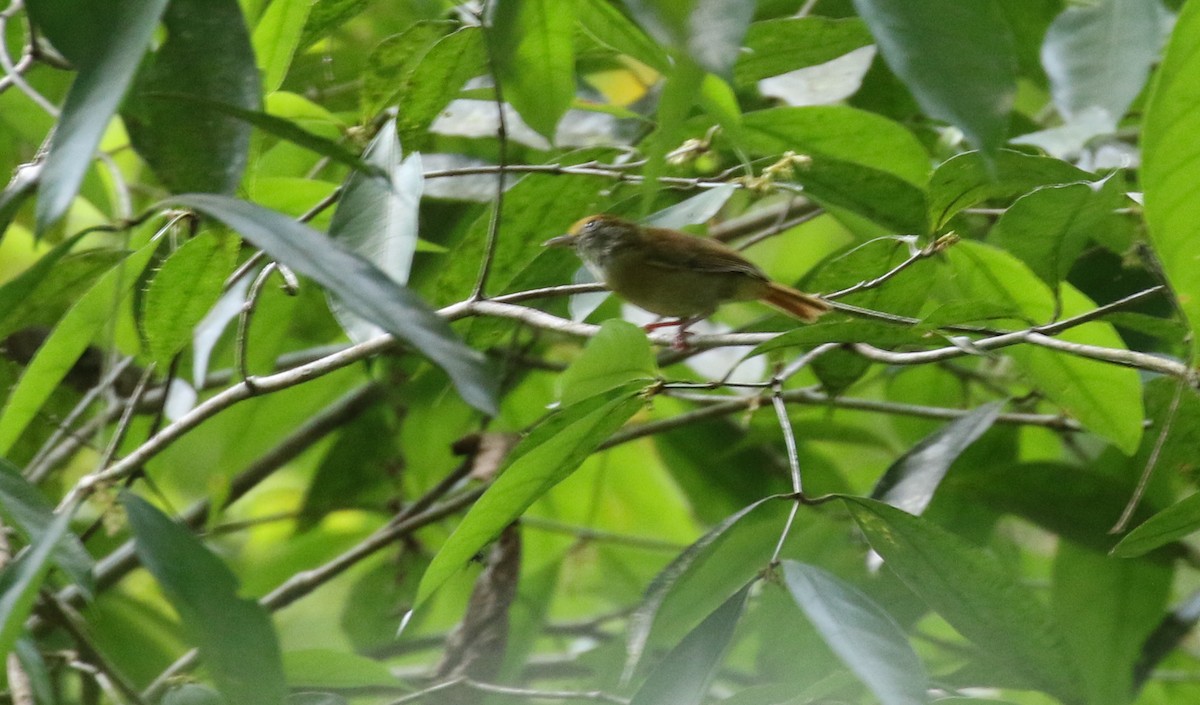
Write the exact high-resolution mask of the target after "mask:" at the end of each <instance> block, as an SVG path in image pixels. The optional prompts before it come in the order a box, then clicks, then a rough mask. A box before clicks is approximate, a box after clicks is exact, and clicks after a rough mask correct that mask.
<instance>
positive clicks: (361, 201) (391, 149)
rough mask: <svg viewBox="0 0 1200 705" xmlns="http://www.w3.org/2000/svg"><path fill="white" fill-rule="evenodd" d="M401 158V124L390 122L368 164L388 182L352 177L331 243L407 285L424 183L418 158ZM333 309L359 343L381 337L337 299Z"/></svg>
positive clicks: (337, 213) (336, 214) (368, 154)
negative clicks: (398, 129) (397, 130)
mask: <svg viewBox="0 0 1200 705" xmlns="http://www.w3.org/2000/svg"><path fill="white" fill-rule="evenodd" d="M401 156H402V152H401V150H400V142H399V140H398V139H397V136H396V122H395V121H394V120H389V121H388V122H387V123H385V124H384V126H383V128H382V129H381V130H380V131H379V134H377V135H376V136H375V139H374V140H372V141H371V144H370V146H368V147H367V151H366V160H367V162H368V163H369V164H370V165H371V167H373V168H374V169H376V170H377V171H380V172H382V173H383V174H386V175H387V178H386V180H384V179H376V178H374V177H371V176H367V175H364V174H361V173H359V172H353V173H351V174H350V176H349V177H348V178H347V179H346V184H345V186H344V187H343V189H342V197H341V199H339V201H338V206H337V210H336V211H334V213H333V221H332V222H331V223H330V224H329V237H331V238H333V239H334V240H336V241H338V242H339V243H341V244H342V245H344V246H345V247H346V248H347V249H348V250H350V251H351V252H353V253H355V254H356V255H358V256H360V257H362V258H363V259H365V260H367V261H369V262H372V263H374V264H375V265H376V266H377V267H379V269H380V270H381V271H383V273H384V274H386V275H388V277H390V278H391V280H392V281H394V282H396V283H397V284H401V285H404V284H407V283H408V273H409V271H410V270H411V269H412V259H413V254H414V253H415V252H416V251H417V216H418V214H419V211H420V206H421V194H422V193H423V191H424V188H425V178H424V175H423V173H422V170H421V155H420V154H419V153H414V154H412V155H410V156H409V157H408V159H406V160H404V161H403V162H402V161H401ZM330 308H331V310H332V311H333V313H334V315H335V316H336V317H337V319H338V323H340V324H341V326H342V329H343V330H345V331H346V334H347V335H348V336H349V337H350V339H351V340H353V341H354V342H356V343H361V342H363V341H364V340H367V339H368V338H372V337H374V336H376V335H378V334H379V333H380V332H381V330H380V328H379V327H378V326H375V325H374V324H372V323H369V322H367V321H364V320H362V319H361V318H359V317H358V316H356V315H354V314H353V313H350V312H348V311H346V310H345V309H344V308H343V307H342V305H341V302H340V301H338V299H336V298H331V299H330Z"/></svg>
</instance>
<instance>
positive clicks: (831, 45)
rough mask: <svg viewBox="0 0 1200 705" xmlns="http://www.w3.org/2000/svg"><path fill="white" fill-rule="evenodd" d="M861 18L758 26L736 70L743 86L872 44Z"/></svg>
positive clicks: (750, 34) (750, 33)
mask: <svg viewBox="0 0 1200 705" xmlns="http://www.w3.org/2000/svg"><path fill="white" fill-rule="evenodd" d="M872 41H873V40H872V38H871V33H870V32H869V31H867V26H866V25H865V24H863V21H862V20H860V19H858V18H857V17H848V18H845V19H831V18H829V17H817V16H810V17H787V18H782V19H773V20H765V21H762V22H755V23H754V24H751V25H750V28H749V29H748V30H747V31H746V39H745V49H744V51H743V52H742V53H741V54H740V55H739V56H738V60H737V63H736V64H735V65H734V67H733V77H734V79H735V80H736V81H737V82H738V83H739V84H741V85H747V84H750V83H753V82H754V81H757V80H759V79H763V78H768V77H770V76H778V75H779V74H782V73H788V72H790V71H795V70H797V69H802V68H806V67H809V66H815V65H817V64H823V63H825V62H827V61H832V60H833V59H836V58H838V57H839V56H842V55H844V54H848V53H850V52H851V51H854V50H855V49H858V48H860V47H865V46H867V45H869V44H871V43H872Z"/></svg>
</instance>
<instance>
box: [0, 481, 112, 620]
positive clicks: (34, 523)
mask: <svg viewBox="0 0 1200 705" xmlns="http://www.w3.org/2000/svg"><path fill="white" fill-rule="evenodd" d="M0 511H2V512H3V514H4V520H5V523H6V524H8V525H9V526H11V527H14V528H16V529H17V530H18V531H20V532H21V534H22V535H23V536H24V537H25V539H26V540H27V541H29V542H30V543H32V542H33V541H35V540H37V537H39V536H41V535H43V534H44V533H45V532H46V531H47V530H48V529H49V527H50V525H51V524H52V523H54V519H55V516H54V507H53V506H51V504H50V502H48V501H47V500H46V498H45V497H44V496H43V495H42V493H41V491H40V490H38V489H37V488H36V487H34V486H33V485H31V484H29V483H28V482H27V481H26V480H25V479H24V478H22V477H21V475H20V471H19V470H18V469H17V467H16V466H15V465H13V464H12V463H10V462H8V461H7V460H4V459H3V458H0ZM53 560H54V562H55V564H57V565H58V567H59V568H61V569H62V570H63V572H65V573H66V574H67V575H68V576H70V578H71V580H73V581H74V582H75V584H76V585H78V586H79V588H80V590H82V591H83V592H84V594H85V595H88V596H89V597H90V595H91V592H92V590H93V588H94V583H95V580H94V579H93V577H92V567H93V561H92V557H91V556H90V555H88V552H87V549H85V548H84V547H83V544H82V543H80V541H79V539H78V538H77V537H76V536H75V534H72V533H71V532H69V531H68V532H65V533H64V535H63V537H62V539H61V542H60V544H59V546H58V548H57V549H55V551H54V556H53Z"/></svg>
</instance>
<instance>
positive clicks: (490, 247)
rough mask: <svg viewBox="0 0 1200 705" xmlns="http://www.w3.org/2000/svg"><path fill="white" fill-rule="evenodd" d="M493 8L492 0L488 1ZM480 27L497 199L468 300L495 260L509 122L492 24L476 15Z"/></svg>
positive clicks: (481, 288) (480, 291) (478, 293)
mask: <svg viewBox="0 0 1200 705" xmlns="http://www.w3.org/2000/svg"><path fill="white" fill-rule="evenodd" d="M490 5H491V8H490V9H492V10H493V11H494V10H495V0H492V2H491V3H490ZM479 25H480V28H481V29H483V32H484V35H483V45H484V48H485V49H486V50H487V61H488V72H489V73H490V74H491V75H492V88H493V90H494V93H495V101H496V149H497V161H498V162H499V164H497V167H498V169H499V171H498V172H497V173H496V201H495V202H494V203H493V204H492V213H491V215H490V216H489V218H488V231H487V241H486V243H485V244H484V249H483V261H482V262H481V263H480V265H479V277H478V278H477V279H476V280H475V288H474V289H473V290H472V291H471V297H470V298H471V300H472V301H474V300H478V299H483V298H486V295H485V293H484V292H485V290H486V289H487V281H488V275H490V274H491V272H492V262H493V261H494V260H495V259H496V243H497V242H498V241H499V239H500V220H501V218H502V217H503V215H504V189H505V181H506V179H505V177H506V176H507V175H508V174H507V172H506V171H505V165H506V164H507V163H508V123H507V121H506V120H505V117H504V89H503V86H502V85H501V82H500V72H499V71H497V70H496V47H495V37H494V35H493V33H494V31H495V27H491V26H488V24H487V22H486V21H485V20H484V17H483V15H482V14H481V15H480V17H479Z"/></svg>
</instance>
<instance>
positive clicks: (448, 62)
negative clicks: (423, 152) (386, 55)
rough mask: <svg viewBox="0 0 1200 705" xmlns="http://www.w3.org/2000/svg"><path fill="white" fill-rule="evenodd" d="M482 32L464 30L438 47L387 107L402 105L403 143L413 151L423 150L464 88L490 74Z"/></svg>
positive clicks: (401, 84) (441, 42) (472, 28)
mask: <svg viewBox="0 0 1200 705" xmlns="http://www.w3.org/2000/svg"><path fill="white" fill-rule="evenodd" d="M483 42H484V38H483V34H482V31H481V30H480V29H479V28H478V27H464V28H462V29H460V30H458V31H457V32H455V33H454V34H451V35H449V36H447V37H444V38H442V39H441V40H439V41H438V42H437V43H436V44H434V45H433V46H432V47H431V48H430V49H429V51H428V52H426V54H425V56H423V57H422V58H421V61H420V62H419V63H418V64H417V65H416V68H414V69H413V70H412V71H411V72H409V74H408V76H407V77H406V78H405V79H404V80H403V81H401V83H400V86H399V88H397V89H396V92H395V93H394V94H393V95H392V97H391V98H390V99H388V100H387V101H386V102H385V104H386V105H399V106H400V114H399V115H398V116H397V118H396V119H397V122H398V124H399V130H400V143H401V144H402V145H407V148H408V149H409V150H410V151H411V150H414V149H420V148H422V147H423V141H424V140H427V139H428V138H429V136H428V134H427V132H426V131H427V130H428V129H429V126H430V125H432V124H433V121H434V119H435V118H437V116H438V114H439V113H441V112H442V109H444V108H445V107H446V105H447V104H449V103H450V101H451V100H453V99H454V97H455V96H457V95H458V92H459V91H460V90H461V89H462V87H463V84H464V83H466V82H467V81H468V80H469V79H472V78H474V77H476V76H479V75H481V74H483V73H485V72H486V70H487V51H486V50H485V48H484V44H483Z"/></svg>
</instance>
